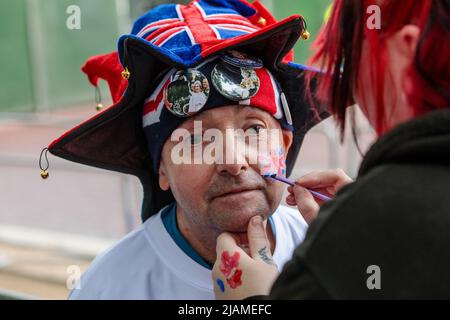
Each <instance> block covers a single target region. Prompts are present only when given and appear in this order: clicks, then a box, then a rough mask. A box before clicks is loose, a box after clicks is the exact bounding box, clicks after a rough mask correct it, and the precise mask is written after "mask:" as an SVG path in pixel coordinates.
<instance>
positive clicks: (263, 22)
mask: <svg viewBox="0 0 450 320" xmlns="http://www.w3.org/2000/svg"><path fill="white" fill-rule="evenodd" d="M258 24H259V25H260V26H263V27H265V26H266V24H267V20H266V19H264V18H263V17H260V18H259V20H258Z"/></svg>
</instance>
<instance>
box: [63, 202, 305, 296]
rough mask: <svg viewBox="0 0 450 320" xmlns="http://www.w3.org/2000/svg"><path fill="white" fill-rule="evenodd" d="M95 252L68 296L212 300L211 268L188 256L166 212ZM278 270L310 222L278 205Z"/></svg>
mask: <svg viewBox="0 0 450 320" xmlns="http://www.w3.org/2000/svg"><path fill="white" fill-rule="evenodd" d="M163 210H164V209H162V210H161V211H160V212H159V213H158V214H156V215H154V216H152V217H150V218H149V219H148V220H147V221H146V222H145V223H144V224H143V225H141V226H140V227H139V228H137V229H136V230H134V231H133V232H131V233H130V234H128V235H127V236H125V237H124V238H123V239H122V240H120V241H119V242H118V243H117V244H115V245H114V246H113V247H112V248H110V249H109V250H107V251H106V252H105V253H103V254H101V255H99V256H98V257H96V258H95V260H94V262H93V263H92V264H91V266H90V267H89V269H88V270H87V271H86V272H85V273H84V274H83V276H82V277H81V280H80V289H74V290H72V291H71V293H70V295H69V299H82V300H91V299H95V300H97V299H113V300H118V299H136V300H146V299H165V300H212V299H214V289H213V283H212V277H211V270H209V269H207V268H205V267H203V266H202V265H200V264H199V263H198V262H196V261H195V260H193V259H192V258H191V257H189V256H188V255H187V254H186V253H184V251H183V250H181V249H180V247H179V246H178V245H177V244H176V242H175V241H174V240H173V239H172V237H171V236H170V234H169V233H168V232H167V231H166V228H165V226H164V224H163V221H162V219H161V212H162V211H163ZM272 219H273V223H274V225H275V239H276V246H275V251H274V254H273V259H274V261H275V262H276V264H277V265H278V268H279V270H280V271H281V269H282V268H283V266H284V264H285V263H286V262H287V261H289V260H290V258H291V257H292V253H293V251H294V249H295V248H296V247H297V246H298V245H299V244H300V243H301V242H302V241H303V239H304V237H305V234H306V230H307V224H306V222H305V220H304V219H303V218H302V216H301V215H300V213H299V212H298V211H297V210H293V209H290V208H287V207H284V206H280V207H278V209H277V210H276V211H275V213H274V214H273V216H272Z"/></svg>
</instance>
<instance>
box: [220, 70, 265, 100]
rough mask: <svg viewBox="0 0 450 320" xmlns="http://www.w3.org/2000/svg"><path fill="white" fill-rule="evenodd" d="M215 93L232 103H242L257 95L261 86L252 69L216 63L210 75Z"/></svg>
mask: <svg viewBox="0 0 450 320" xmlns="http://www.w3.org/2000/svg"><path fill="white" fill-rule="evenodd" d="M211 78H212V82H213V85H214V87H215V88H216V90H217V91H219V92H220V94H222V95H223V96H224V97H226V98H227V99H229V100H232V101H243V100H247V99H250V98H252V97H253V96H255V95H256V94H257V93H258V90H259V88H260V86H261V82H260V80H259V77H258V75H257V74H256V72H255V70H254V69H250V68H242V67H236V66H234V65H231V64H229V63H227V62H221V63H218V64H217V65H216V66H215V67H214V70H213V71H212V74H211Z"/></svg>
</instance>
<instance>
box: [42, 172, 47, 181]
mask: <svg viewBox="0 0 450 320" xmlns="http://www.w3.org/2000/svg"><path fill="white" fill-rule="evenodd" d="M41 178H42V179H44V180H45V179H47V178H48V171H47V170H41Z"/></svg>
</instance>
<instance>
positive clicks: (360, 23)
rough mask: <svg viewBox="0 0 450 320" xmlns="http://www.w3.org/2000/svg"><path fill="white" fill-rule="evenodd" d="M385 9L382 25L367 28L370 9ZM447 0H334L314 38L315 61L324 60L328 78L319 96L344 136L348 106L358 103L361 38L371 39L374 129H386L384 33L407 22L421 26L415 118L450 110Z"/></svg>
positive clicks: (413, 88) (413, 72)
mask: <svg viewBox="0 0 450 320" xmlns="http://www.w3.org/2000/svg"><path fill="white" fill-rule="evenodd" d="M371 5H378V6H379V7H380V9H381V29H373V30H372V29H369V28H366V21H367V19H368V18H369V14H368V13H367V8H368V7H369V6H371ZM449 18H450V1H449V0H420V1H418V0H383V1H381V0H335V2H334V4H333V10H332V13H331V16H330V20H329V21H328V23H327V24H326V25H325V26H324V28H323V29H322V31H321V33H320V34H319V37H318V39H317V40H316V42H315V47H316V48H317V52H316V54H315V55H314V56H313V58H312V61H311V62H312V63H321V64H322V69H323V70H324V72H325V76H323V77H322V78H321V79H319V80H318V87H317V95H318V97H319V99H321V100H322V101H324V102H325V103H327V104H328V105H329V106H330V109H331V110H330V111H331V112H332V113H333V114H334V116H335V118H336V119H337V121H338V123H339V125H340V128H341V134H343V132H344V130H345V120H346V108H347V106H348V105H350V104H352V103H353V101H354V92H353V90H354V84H357V76H358V72H359V64H360V59H361V49H362V42H363V40H367V44H368V52H369V55H370V57H369V61H367V63H368V64H369V66H370V68H371V70H370V71H371V75H372V79H371V80H372V81H371V83H372V85H373V90H374V92H375V98H376V103H377V104H376V106H377V112H376V114H377V119H376V128H375V129H376V130H377V132H378V133H381V132H383V130H384V128H385V124H384V120H385V114H386V109H385V105H384V101H383V93H384V92H383V91H384V79H385V74H386V65H387V63H386V62H387V60H386V59H388V57H387V54H386V50H385V41H386V37H387V36H389V35H392V34H394V33H395V32H397V31H398V30H400V29H401V28H402V27H403V26H405V25H408V24H414V25H417V26H418V27H419V28H420V29H421V34H420V39H419V43H418V46H417V51H416V56H415V59H414V62H413V63H412V65H411V68H410V71H409V75H410V78H411V80H412V81H411V85H408V86H406V84H405V88H404V89H405V92H406V95H407V98H408V102H409V104H410V105H411V108H413V110H412V111H413V113H414V115H415V116H421V115H423V114H425V113H427V112H429V111H432V110H435V109H439V108H449V107H450V105H449V101H450V98H449V93H450V61H449V57H450V32H449V29H450V26H449V21H450V19H449Z"/></svg>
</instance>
